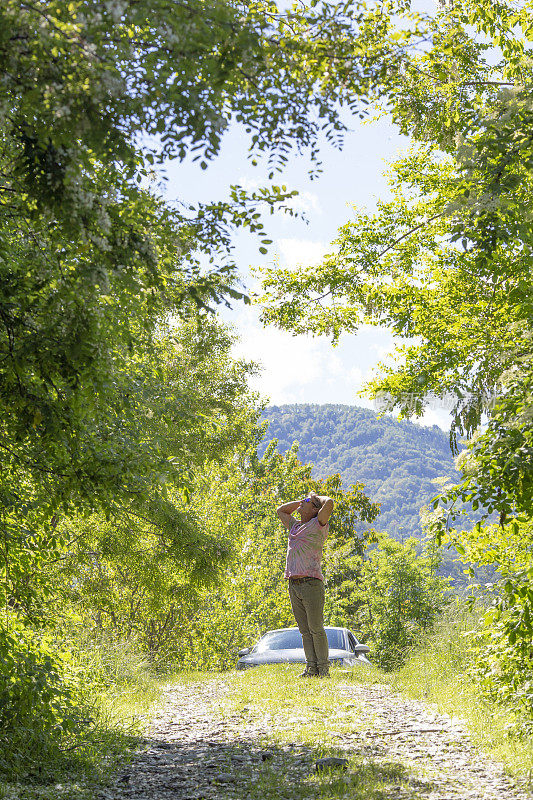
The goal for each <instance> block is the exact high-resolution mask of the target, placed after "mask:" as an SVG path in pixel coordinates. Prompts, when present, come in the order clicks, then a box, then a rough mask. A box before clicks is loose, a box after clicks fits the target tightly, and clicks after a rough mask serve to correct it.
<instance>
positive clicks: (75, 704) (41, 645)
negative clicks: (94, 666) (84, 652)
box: [0, 619, 88, 772]
mask: <svg viewBox="0 0 533 800" xmlns="http://www.w3.org/2000/svg"><path fill="white" fill-rule="evenodd" d="M78 683H79V682H78V679H77V676H76V673H75V670H74V669H73V666H72V662H71V656H70V654H69V653H68V652H58V651H57V650H55V649H54V648H53V646H52V641H51V639H50V638H49V637H47V636H46V635H44V634H41V633H39V632H36V631H33V630H31V629H29V628H27V627H25V626H23V625H22V624H20V623H19V622H18V621H16V619H13V620H11V619H10V620H9V627H8V626H6V625H5V623H2V625H1V626H0V747H1V749H2V751H3V753H4V760H3V763H2V766H3V767H7V768H8V769H9V770H10V771H11V772H13V771H15V772H18V771H19V770H20V769H22V768H24V767H26V768H27V767H28V765H31V764H32V763H33V764H35V763H37V761H39V760H41V759H42V757H43V756H44V754H45V753H47V752H48V755H50V753H49V751H54V750H56V751H57V750H58V748H59V743H60V741H61V739H62V738H64V736H65V735H66V734H74V733H76V732H78V731H79V730H80V729H82V728H83V727H84V726H86V725H87V722H88V720H87V717H86V714H85V713H84V710H83V708H82V705H81V704H80V698H79V690H78Z"/></svg>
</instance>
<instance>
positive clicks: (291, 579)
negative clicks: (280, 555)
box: [289, 575, 319, 583]
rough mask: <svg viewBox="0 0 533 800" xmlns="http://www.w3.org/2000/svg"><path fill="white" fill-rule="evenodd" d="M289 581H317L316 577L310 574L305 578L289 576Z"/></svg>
mask: <svg viewBox="0 0 533 800" xmlns="http://www.w3.org/2000/svg"><path fill="white" fill-rule="evenodd" d="M289 580H290V581H292V582H293V583H307V581H317V580H319V579H318V578H313V576H312V575H309V577H307V578H289Z"/></svg>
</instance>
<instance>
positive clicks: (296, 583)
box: [276, 494, 333, 678]
mask: <svg viewBox="0 0 533 800" xmlns="http://www.w3.org/2000/svg"><path fill="white" fill-rule="evenodd" d="M332 511H333V500H332V499H331V497H320V496H319V495H316V494H310V495H309V497H305V498H304V499H303V500H293V501H291V502H290V503H285V504H284V505H282V506H280V507H279V508H278V509H276V513H277V515H278V517H279V518H280V520H281V521H282V523H283V524H284V525H285V527H286V528H287V530H288V531H289V542H288V546H287V564H286V567H285V578H286V579H288V581H289V597H290V599H291V606H292V611H293V614H294V618H295V619H296V623H297V625H298V629H299V631H300V633H301V634H302V640H303V645H304V653H305V659H306V662H307V664H306V668H305V672H303V673H302V675H300V677H301V678H311V677H315V676H323V677H324V676H327V675H329V650H328V640H327V637H326V631H325V630H324V576H323V575H322V570H321V568H320V562H321V561H322V549H323V547H324V541H325V539H326V536H327V535H328V530H329V518H330V516H331V512H332ZM294 513H298V514H299V515H300V522H298V520H296V519H295V518H294V517H293V516H292V515H293V514H294Z"/></svg>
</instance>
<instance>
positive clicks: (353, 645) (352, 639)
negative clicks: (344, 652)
mask: <svg viewBox="0 0 533 800" xmlns="http://www.w3.org/2000/svg"><path fill="white" fill-rule="evenodd" d="M348 642H349V643H350V650H351V651H352V653H355V648H356V645H357V641H356V639H355V636H354V635H353V634H352V633H348Z"/></svg>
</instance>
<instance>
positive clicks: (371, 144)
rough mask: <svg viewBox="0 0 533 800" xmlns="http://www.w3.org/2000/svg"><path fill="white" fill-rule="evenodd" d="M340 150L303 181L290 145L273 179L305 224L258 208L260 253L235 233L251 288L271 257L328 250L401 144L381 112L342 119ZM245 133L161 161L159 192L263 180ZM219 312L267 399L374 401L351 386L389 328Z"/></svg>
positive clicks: (377, 355)
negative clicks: (321, 327) (308, 331)
mask: <svg viewBox="0 0 533 800" xmlns="http://www.w3.org/2000/svg"><path fill="white" fill-rule="evenodd" d="M350 125H351V128H352V129H351V130H350V132H349V133H347V135H346V139H345V145H344V148H343V149H342V150H341V151H338V150H335V149H333V148H332V147H331V146H329V145H327V144H324V146H323V148H322V162H323V173H322V175H321V176H320V177H319V178H317V179H315V180H313V181H311V180H310V179H309V176H308V170H309V161H308V160H307V159H306V158H305V157H303V156H298V155H297V154H293V156H292V158H291V159H290V161H289V164H288V166H287V169H286V170H285V171H284V172H283V173H282V174H280V175H279V176H276V177H275V178H274V180H273V181H271V182H272V183H275V184H277V185H279V184H285V185H286V186H287V188H288V189H297V190H298V191H299V193H300V194H299V197H298V198H297V199H296V200H295V207H296V208H298V209H300V210H303V211H304V212H305V214H306V216H307V219H308V224H305V223H304V222H303V221H301V220H297V219H294V218H291V217H288V216H285V215H274V216H273V217H271V216H270V215H268V216H267V217H265V223H266V227H267V233H268V234H269V238H271V239H272V240H273V242H274V243H273V245H271V246H270V250H269V252H268V254H267V255H266V256H263V255H261V254H260V253H259V250H258V247H259V242H258V240H256V239H254V238H253V237H251V236H250V235H249V234H239V235H238V236H237V237H236V256H237V261H238V264H239V266H240V269H241V273H242V276H243V282H244V284H245V286H246V287H247V288H248V289H250V288H254V282H253V279H252V278H251V275H250V267H252V266H261V265H271V264H272V263H273V261H274V259H276V258H277V259H279V261H280V263H281V264H282V265H285V266H288V267H290V266H294V265H296V264H308V265H310V266H312V264H313V263H316V262H317V261H318V260H319V259H320V257H321V256H322V255H323V254H324V253H325V252H328V249H329V244H330V242H331V241H332V240H333V239H334V238H335V235H336V231H337V229H338V227H339V226H340V225H342V224H344V223H345V222H346V221H347V220H348V219H349V218H350V217H351V216H353V214H354V210H353V208H352V205H355V206H358V207H364V208H366V209H370V210H371V209H372V208H373V207H374V205H375V203H376V200H377V199H385V198H386V197H387V196H388V195H389V193H388V187H387V180H386V176H385V174H384V173H385V171H386V168H387V163H388V162H390V161H393V160H395V159H396V158H397V157H399V156H400V155H401V154H402V153H403V152H405V151H406V150H407V148H408V146H409V142H408V140H407V139H405V138H404V137H402V136H400V135H399V134H398V132H397V129H396V128H395V127H394V126H393V125H392V124H391V123H390V122H388V121H387V120H386V119H381V120H379V121H376V122H370V123H369V122H360V121H359V120H356V119H352V120H350ZM247 147H248V145H247V139H246V136H245V134H244V133H242V132H241V131H240V130H239V129H238V128H234V129H231V130H230V131H228V133H227V134H226V137H225V139H224V142H223V147H222V151H221V153H220V155H219V157H218V158H217V159H215V160H214V161H213V162H212V163H211V164H210V165H209V167H208V169H206V170H204V171H203V170H201V169H200V168H199V167H198V166H197V165H195V164H193V163H190V162H185V163H181V164H180V163H178V162H177V161H173V162H170V164H169V165H168V166H167V169H166V175H167V177H168V182H167V185H166V191H165V194H166V196H167V197H168V198H169V199H171V200H182V201H189V202H194V201H202V200H203V201H208V200H213V199H217V198H223V197H226V196H227V187H228V186H229V185H230V184H232V183H239V184H244V185H245V186H247V187H249V188H255V187H258V186H262V185H268V183H269V181H268V175H267V170H266V167H265V166H262V165H261V164H259V166H257V167H253V166H252V165H251V163H250V162H249V161H248V160H247V157H246V153H247ZM221 313H222V317H223V318H224V320H225V321H226V322H227V323H228V324H230V325H231V326H232V327H233V328H234V329H235V332H236V333H237V334H238V336H239V339H240V341H239V343H238V345H236V347H235V354H236V355H237V356H241V357H245V358H247V359H249V360H253V361H255V362H257V363H259V364H260V365H261V366H262V371H261V374H260V376H259V377H258V378H257V379H255V380H254V382H253V388H254V389H256V390H257V391H259V392H260V393H261V394H262V395H263V396H266V397H268V398H269V399H270V402H271V403H272V404H275V405H280V404H283V403H347V404H354V405H359V406H366V407H370V408H373V407H374V406H373V403H372V401H369V400H367V399H364V398H361V397H359V396H358V395H357V392H358V391H359V390H360V389H361V388H362V386H363V384H364V382H365V380H368V378H369V377H370V376H371V375H372V373H373V370H374V369H375V368H376V366H377V363H378V361H383V360H385V359H386V358H387V355H388V354H389V353H390V352H391V351H392V349H393V347H394V340H393V338H392V336H391V334H390V332H389V331H388V330H386V329H383V328H376V327H370V326H364V327H363V328H362V329H361V330H360V331H359V333H358V334H357V335H345V336H344V337H341V340H340V343H339V344H338V345H337V346H336V347H332V345H331V342H330V341H329V340H328V339H327V338H325V337H319V338H313V337H308V336H291V335H290V334H287V333H285V332H282V331H279V330H277V329H275V328H272V327H269V328H264V327H263V326H262V325H261V323H260V322H259V309H258V308H257V307H254V306H252V307H249V306H244V305H242V306H241V305H236V306H235V307H234V308H233V309H232V310H231V311H227V310H225V311H222V312H221ZM413 421H415V422H418V423H419V424H424V425H434V424H437V425H439V426H440V427H442V428H444V429H447V428H448V427H449V416H448V414H447V413H446V412H445V411H444V410H443V409H439V408H430V409H428V411H427V412H426V413H425V415H424V417H422V418H421V419H419V420H415V419H414V420H413Z"/></svg>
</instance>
